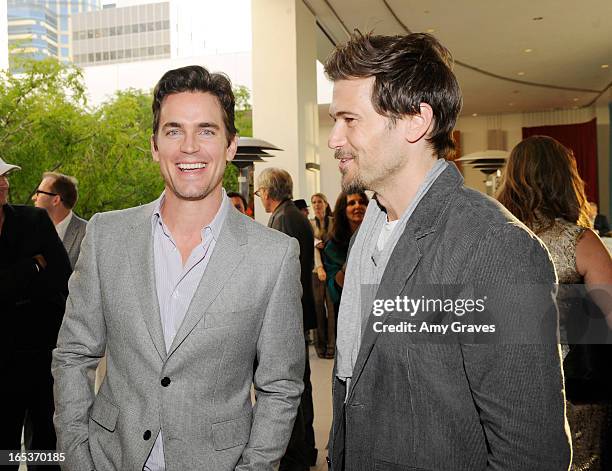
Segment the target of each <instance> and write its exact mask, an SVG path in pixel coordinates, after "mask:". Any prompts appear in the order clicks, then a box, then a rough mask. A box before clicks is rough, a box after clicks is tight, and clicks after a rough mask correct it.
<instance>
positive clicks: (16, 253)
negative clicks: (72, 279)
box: [0, 159, 70, 470]
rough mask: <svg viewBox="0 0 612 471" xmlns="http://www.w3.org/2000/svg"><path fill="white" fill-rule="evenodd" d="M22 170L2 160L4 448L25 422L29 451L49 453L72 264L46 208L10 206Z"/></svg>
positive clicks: (0, 434) (0, 440)
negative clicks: (54, 370)
mask: <svg viewBox="0 0 612 471" xmlns="http://www.w3.org/2000/svg"><path fill="white" fill-rule="evenodd" d="M15 170H20V167H18V166H17V165H11V164H7V163H6V162H4V161H3V160H2V159H0V300H1V301H0V306H1V307H0V312H1V313H2V330H1V332H2V334H0V377H1V378H3V381H4V382H3V387H2V388H1V389H0V417H2V426H1V427H0V450H12V451H19V450H20V448H21V432H22V428H24V427H25V430H24V436H25V437H26V439H25V446H26V450H27V451H35V450H46V451H49V450H54V449H55V445H56V443H55V442H56V439H55V431H54V429H53V391H52V388H53V379H52V377H51V350H52V349H53V347H54V346H55V342H56V339H57V332H58V329H59V326H60V323H61V322H62V316H63V315H64V306H65V301H66V295H67V292H68V278H69V276H70V261H69V260H68V255H67V254H66V250H65V249H64V246H63V245H62V242H61V240H60V239H59V237H58V236H57V232H56V231H55V230H54V229H53V224H52V223H51V221H50V220H49V216H48V215H47V213H46V212H45V211H42V210H40V209H38V208H32V207H29V206H21V205H12V204H9V203H8V192H9V180H8V174H9V173H10V172H12V171H15ZM18 465H19V464H18V463H17V464H16V465H15V466H14V467H13V468H14V469H17V468H18V467H19V466H18ZM8 469H10V468H8ZM28 469H37V468H36V467H35V466H33V465H31V464H30V465H29V467H28ZM45 469H57V470H59V467H57V466H55V467H53V466H51V467H50V466H46V467H45Z"/></svg>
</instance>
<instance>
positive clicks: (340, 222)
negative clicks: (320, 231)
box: [329, 191, 370, 248]
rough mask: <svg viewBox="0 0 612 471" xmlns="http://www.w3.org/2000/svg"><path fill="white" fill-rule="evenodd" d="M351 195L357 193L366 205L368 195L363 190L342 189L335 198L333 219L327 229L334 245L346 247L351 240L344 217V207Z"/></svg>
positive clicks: (349, 226)
mask: <svg viewBox="0 0 612 471" xmlns="http://www.w3.org/2000/svg"><path fill="white" fill-rule="evenodd" d="M351 195H359V197H360V198H361V199H362V200H363V201H364V204H365V205H366V206H367V205H368V203H369V201H370V200H369V198H368V195H366V194H365V193H364V192H363V191H360V192H358V193H345V192H344V191H343V192H342V193H340V194H339V195H338V198H337V199H336V205H335V206H334V219H333V223H332V227H331V229H330V230H329V238H330V239H331V240H333V241H334V243H335V244H336V245H339V246H340V247H344V248H347V247H348V245H349V242H350V241H351V236H352V235H353V233H352V232H351V224H350V223H349V220H348V218H347V217H346V207H347V206H348V205H347V203H348V197H349V196H351Z"/></svg>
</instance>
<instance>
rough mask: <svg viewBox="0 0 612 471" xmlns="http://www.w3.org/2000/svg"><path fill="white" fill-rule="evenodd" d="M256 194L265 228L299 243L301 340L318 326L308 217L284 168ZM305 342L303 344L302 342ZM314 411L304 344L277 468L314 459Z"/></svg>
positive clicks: (263, 176) (288, 469)
mask: <svg viewBox="0 0 612 471" xmlns="http://www.w3.org/2000/svg"><path fill="white" fill-rule="evenodd" d="M257 188H258V189H257V191H255V195H256V196H258V197H259V198H261V202H262V204H263V206H264V208H265V210H266V212H267V213H272V214H271V215H270V220H269V221H268V227H271V228H272V229H276V230H277V231H280V232H283V233H285V234H287V235H288V236H290V237H293V238H294V239H296V240H297V241H298V242H299V244H300V268H301V276H300V280H301V283H302V311H303V318H304V341H305V342H306V336H305V334H306V332H308V330H310V329H315V328H316V327H317V323H316V317H315V313H314V296H313V293H312V275H311V273H312V268H313V266H314V234H313V232H312V226H311V225H310V222H309V221H308V218H307V217H306V216H304V214H303V213H302V212H301V211H300V210H299V209H298V208H297V207H296V205H295V204H294V203H293V201H292V198H293V180H292V179H291V175H289V173H288V172H287V171H286V170H283V169H280V168H267V169H265V170H263V171H262V172H261V173H260V174H259V177H258V178H257ZM305 345H306V343H305ZM313 421H314V410H313V405H312V384H311V383H310V362H309V359H308V348H307V345H306V363H305V369H304V392H303V393H302V400H301V403H300V408H299V410H298V417H297V419H296V421H295V425H294V427H293V433H292V434H291V440H290V441H289V446H288V447H287V452H286V453H285V456H284V457H283V459H282V460H281V463H280V471H302V470H305V469H308V467H309V466H315V465H316V462H317V449H316V447H315V438H314V429H313Z"/></svg>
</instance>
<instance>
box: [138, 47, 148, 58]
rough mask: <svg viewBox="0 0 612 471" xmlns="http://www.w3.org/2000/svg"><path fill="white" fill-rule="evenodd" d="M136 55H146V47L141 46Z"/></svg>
mask: <svg viewBox="0 0 612 471" xmlns="http://www.w3.org/2000/svg"><path fill="white" fill-rule="evenodd" d="M138 55H139V56H140V57H144V56H146V55H147V48H146V47H141V48H140V51H139V52H138Z"/></svg>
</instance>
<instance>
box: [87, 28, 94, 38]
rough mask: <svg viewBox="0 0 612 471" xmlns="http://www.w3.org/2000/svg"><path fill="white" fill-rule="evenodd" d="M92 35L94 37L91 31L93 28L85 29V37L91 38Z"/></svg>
mask: <svg viewBox="0 0 612 471" xmlns="http://www.w3.org/2000/svg"><path fill="white" fill-rule="evenodd" d="M93 37H94V32H93V30H92V29H88V30H87V38H88V39H91V38H93Z"/></svg>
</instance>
